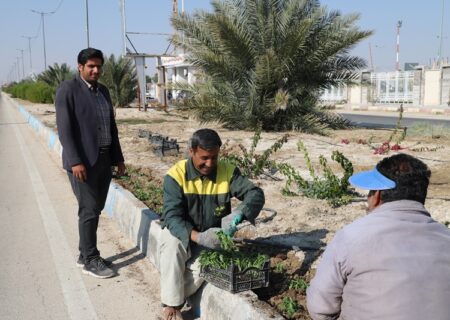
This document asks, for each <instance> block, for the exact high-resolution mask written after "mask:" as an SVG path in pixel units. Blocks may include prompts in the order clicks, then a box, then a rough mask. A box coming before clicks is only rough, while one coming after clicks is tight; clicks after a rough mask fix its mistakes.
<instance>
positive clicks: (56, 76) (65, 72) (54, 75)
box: [38, 63, 75, 91]
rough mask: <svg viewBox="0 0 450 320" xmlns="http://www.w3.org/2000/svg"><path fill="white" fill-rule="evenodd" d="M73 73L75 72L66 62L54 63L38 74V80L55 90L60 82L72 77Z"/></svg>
mask: <svg viewBox="0 0 450 320" xmlns="http://www.w3.org/2000/svg"><path fill="white" fill-rule="evenodd" d="M74 75H75V72H74V71H72V70H71V69H70V67H69V66H68V65H67V64H66V63H63V64H61V65H59V64H57V63H55V64H54V65H53V66H49V67H48V69H47V70H45V71H43V72H42V73H41V74H39V75H38V81H42V82H44V83H46V84H48V85H49V86H50V87H51V88H53V90H54V91H55V90H56V88H57V87H58V86H59V84H60V83H61V82H63V81H64V80H68V79H71V78H73V77H74Z"/></svg>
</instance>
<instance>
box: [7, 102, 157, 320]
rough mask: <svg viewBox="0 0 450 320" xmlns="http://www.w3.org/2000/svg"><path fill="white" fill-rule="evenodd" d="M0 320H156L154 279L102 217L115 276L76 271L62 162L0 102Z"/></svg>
mask: <svg viewBox="0 0 450 320" xmlns="http://www.w3.org/2000/svg"><path fill="white" fill-rule="evenodd" d="M0 163H1V165H0V177H1V180H0V181H1V183H0V219H1V222H2V223H1V224H0V248H1V253H2V257H1V261H0V310H1V311H0V314H1V315H0V318H1V319H2V320H18V319H21V320H22V319H24V320H27V319H33V320H35V319H55V320H56V319H57V320H61V319H83V320H90V319H111V320H114V319H133V320H138V319H146V320H152V319H159V314H160V304H159V275H158V273H157V271H156V270H155V269H154V268H153V267H152V265H151V264H150V262H148V260H147V259H144V257H143V256H142V255H140V254H139V252H138V251H137V249H136V248H135V247H134V246H133V245H132V243H131V242H130V241H129V240H128V239H126V238H124V237H123V236H122V235H121V234H120V232H119V230H118V228H117V227H116V225H115V222H114V221H113V220H110V219H108V218H106V217H101V220H100V227H99V231H98V242H99V249H100V251H101V252H102V256H103V257H105V258H109V259H110V260H112V261H113V262H114V264H115V266H114V269H115V270H116V271H117V273H118V276H117V277H114V278H111V279H104V280H101V279H96V278H93V277H90V276H87V275H84V274H82V273H81V271H80V269H78V268H77V267H76V265H75V261H76V258H77V254H78V253H77V251H78V250H77V247H78V231H77V230H78V229H77V214H76V212H77V204H76V201H75V198H74V196H73V194H72V191H71V189H70V185H69V183H68V179H67V176H66V174H65V173H64V172H63V170H62V169H61V163H60V159H59V158H57V157H56V156H54V155H53V154H50V153H49V152H48V151H47V148H46V147H45V146H44V145H43V144H42V143H41V142H40V140H38V138H37V135H36V134H35V133H34V132H33V131H32V130H31V129H30V127H29V126H28V125H27V124H26V123H25V122H24V120H23V118H22V117H21V116H20V115H19V113H18V111H17V110H16V109H14V108H13V107H12V105H11V104H10V102H9V101H7V100H5V99H2V98H0Z"/></svg>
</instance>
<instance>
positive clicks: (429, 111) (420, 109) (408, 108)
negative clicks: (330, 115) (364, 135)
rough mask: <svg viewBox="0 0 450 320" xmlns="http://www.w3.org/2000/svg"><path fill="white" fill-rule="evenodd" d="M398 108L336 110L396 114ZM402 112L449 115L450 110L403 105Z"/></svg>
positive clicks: (384, 106) (343, 107)
mask: <svg viewBox="0 0 450 320" xmlns="http://www.w3.org/2000/svg"><path fill="white" fill-rule="evenodd" d="M399 108H400V105H348V104H346V105H341V106H339V107H336V109H340V110H349V111H386V112H398V111H399ZM403 110H404V112H411V113H424V114H434V115H450V108H449V107H446V106H443V107H433V108H432V107H429V108H425V107H422V106H414V105H403Z"/></svg>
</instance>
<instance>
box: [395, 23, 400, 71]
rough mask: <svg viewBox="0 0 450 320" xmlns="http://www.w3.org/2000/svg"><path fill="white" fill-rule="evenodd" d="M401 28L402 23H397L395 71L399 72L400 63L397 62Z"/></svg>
mask: <svg viewBox="0 0 450 320" xmlns="http://www.w3.org/2000/svg"><path fill="white" fill-rule="evenodd" d="M401 27H402V21H400V20H399V21H398V22H397V47H396V50H395V51H396V59H395V70H396V71H400V62H399V55H400V28H401Z"/></svg>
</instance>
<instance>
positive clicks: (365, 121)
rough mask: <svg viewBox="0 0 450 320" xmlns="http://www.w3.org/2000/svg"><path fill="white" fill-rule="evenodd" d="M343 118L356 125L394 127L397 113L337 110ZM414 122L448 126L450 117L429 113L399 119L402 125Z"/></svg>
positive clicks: (405, 125)
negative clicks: (440, 116)
mask: <svg viewBox="0 0 450 320" xmlns="http://www.w3.org/2000/svg"><path fill="white" fill-rule="evenodd" d="M339 114H341V115H342V116H343V117H344V118H346V119H348V120H350V121H351V122H353V123H354V124H355V125H356V126H358V127H364V128H395V125H396V123H397V119H398V114H395V116H391V115H374V114H361V113H346V112H339ZM415 123H429V124H431V125H433V126H445V127H448V128H450V119H448V118H444V117H442V119H439V116H434V117H430V116H429V115H417V116H414V117H412V116H405V115H404V116H403V119H402V121H401V126H402V127H411V126H412V125H414V124H415Z"/></svg>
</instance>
